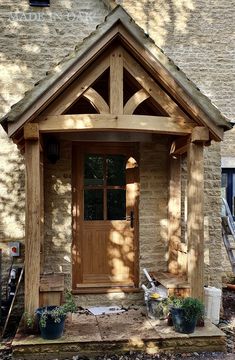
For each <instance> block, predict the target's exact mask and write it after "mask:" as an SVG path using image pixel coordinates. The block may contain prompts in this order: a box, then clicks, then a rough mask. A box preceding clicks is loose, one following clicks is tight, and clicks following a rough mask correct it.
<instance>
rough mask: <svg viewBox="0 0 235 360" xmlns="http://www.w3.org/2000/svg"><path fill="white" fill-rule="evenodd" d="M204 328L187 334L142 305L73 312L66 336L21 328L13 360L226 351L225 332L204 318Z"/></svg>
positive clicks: (68, 320) (13, 346)
mask: <svg viewBox="0 0 235 360" xmlns="http://www.w3.org/2000/svg"><path fill="white" fill-rule="evenodd" d="M205 323H206V325H205V327H204V328H197V329H196V331H195V333H193V334H190V335H186V334H179V333H176V332H175V331H174V330H173V328H172V327H169V326H167V325H166V323H165V321H155V320H151V319H149V318H147V317H146V316H145V314H144V312H143V309H142V308H139V309H131V310H128V311H127V312H124V313H120V314H119V315H103V316H99V317H98V316H93V315H90V314H88V315H87V314H78V315H77V314H74V315H73V316H72V317H71V318H68V319H67V321H66V327H65V333H64V336H63V337H61V338H60V339H57V340H44V339H42V338H41V337H40V336H38V335H25V334H23V333H22V331H21V330H20V329H19V330H18V332H17V335H16V337H15V339H14V341H13V344H12V348H13V360H50V359H55V358H56V359H64V358H66V357H72V356H73V355H78V354H79V355H86V356H88V357H89V359H92V357H95V356H96V355H104V354H106V353H107V354H120V353H126V352H128V351H141V352H145V353H148V354H153V353H157V352H166V351H167V352H168V351H170V352H177V353H179V352H188V351H189V352H193V351H225V334H224V333H223V332H222V331H221V330H220V329H218V328H217V327H216V326H215V325H212V324H211V323H209V322H207V321H206V322H205Z"/></svg>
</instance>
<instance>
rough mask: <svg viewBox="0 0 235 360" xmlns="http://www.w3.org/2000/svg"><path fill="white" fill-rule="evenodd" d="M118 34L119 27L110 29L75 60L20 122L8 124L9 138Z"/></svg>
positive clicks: (48, 102) (37, 113)
mask: <svg viewBox="0 0 235 360" xmlns="http://www.w3.org/2000/svg"><path fill="white" fill-rule="evenodd" d="M117 33H118V25H117V26H114V27H113V28H112V29H110V31H109V32H106V33H105V36H103V37H101V38H100V40H99V41H98V42H97V43H96V44H93V46H92V47H91V48H90V49H89V51H86V52H84V53H83V54H82V55H81V56H80V57H79V59H75V61H74V62H73V63H72V64H71V65H70V67H69V68H68V69H66V71H64V73H63V75H62V76H61V77H60V78H59V79H58V80H57V81H55V82H54V83H53V84H52V86H51V87H50V88H49V89H48V90H47V91H46V92H44V93H43V94H42V95H41V96H40V97H39V98H38V99H37V100H36V101H35V103H34V104H33V105H32V106H30V107H29V109H27V110H26V111H25V113H24V114H23V115H22V116H21V117H20V119H19V120H18V121H16V122H12V123H9V124H8V136H10V137H13V136H14V135H15V133H16V132H17V131H18V130H19V129H20V128H21V127H22V126H23V125H24V123H25V122H26V121H29V120H32V119H34V118H35V117H36V116H38V115H39V113H41V112H42V111H43V110H44V109H45V108H46V106H48V105H49V104H50V103H51V102H52V101H53V100H54V99H56V97H57V96H58V94H60V93H61V92H62V91H63V90H65V88H66V87H67V86H68V85H70V84H71V83H72V82H73V80H74V79H75V78H76V77H77V76H79V75H80V74H82V72H83V71H84V69H85V68H87V67H88V66H89V65H90V64H91V63H94V61H95V60H96V59H97V58H98V57H99V55H100V54H101V52H102V51H103V49H104V48H108V46H109V44H110V43H111V42H112V41H113V39H114V38H115V37H116V35H117ZM91 41H92V39H91Z"/></svg>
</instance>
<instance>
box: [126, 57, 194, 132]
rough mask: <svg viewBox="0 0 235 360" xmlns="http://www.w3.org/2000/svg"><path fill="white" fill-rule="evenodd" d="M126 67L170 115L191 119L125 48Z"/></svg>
mask: <svg viewBox="0 0 235 360" xmlns="http://www.w3.org/2000/svg"><path fill="white" fill-rule="evenodd" d="M123 58H124V68H125V69H126V70H127V71H128V72H129V73H130V74H131V75H132V76H133V77H134V78H135V79H136V81H137V82H138V83H139V84H140V85H141V86H142V87H143V88H144V90H145V91H146V92H147V93H148V94H149V95H150V96H151V97H152V98H153V99H154V100H155V101H156V103H157V104H159V105H160V106H161V107H162V109H164V110H165V111H166V112H167V114H168V115H170V116H180V117H184V118H185V119H188V121H191V122H193V120H190V119H189V118H188V116H187V115H186V114H185V113H184V112H183V111H182V110H181V109H180V108H179V106H178V105H177V104H176V103H175V102H174V101H173V100H172V99H171V98H170V97H169V96H168V95H167V93H166V92H165V91H164V90H163V89H162V88H161V87H160V86H159V85H158V84H157V82H156V81H154V79H153V78H152V77H151V76H149V75H148V73H147V72H146V71H145V70H144V69H143V67H142V66H141V65H139V64H138V63H137V61H136V60H134V58H133V57H132V56H130V55H129V54H128V53H127V51H124V50H123ZM195 125H196V124H195Z"/></svg>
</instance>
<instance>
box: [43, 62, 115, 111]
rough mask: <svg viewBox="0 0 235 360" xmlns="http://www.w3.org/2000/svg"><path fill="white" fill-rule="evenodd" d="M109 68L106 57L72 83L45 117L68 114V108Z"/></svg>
mask: <svg viewBox="0 0 235 360" xmlns="http://www.w3.org/2000/svg"><path fill="white" fill-rule="evenodd" d="M108 67H109V57H108V56H106V57H104V58H102V59H100V60H98V61H97V62H96V63H94V64H93V66H92V67H91V68H89V69H88V70H86V71H85V72H84V74H82V75H81V76H80V77H79V78H78V79H77V81H75V82H74V83H72V84H71V85H70V86H69V87H68V88H67V89H66V90H65V91H64V92H63V93H62V94H61V95H59V96H58V97H57V98H56V100H55V101H54V102H53V103H52V104H51V105H50V106H49V107H48V108H47V109H46V110H45V111H44V113H43V114H45V115H60V114H63V113H64V112H66V110H68V108H69V107H70V106H71V105H72V104H73V103H74V102H76V101H77V100H78V99H79V97H81V96H82V95H83V93H84V92H85V91H87V89H88V88H89V87H90V86H91V85H92V84H93V82H95V81H96V80H97V78H98V77H99V76H101V75H102V74H103V73H104V71H105V70H107V69H108Z"/></svg>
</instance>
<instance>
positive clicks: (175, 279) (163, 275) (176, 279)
mask: <svg viewBox="0 0 235 360" xmlns="http://www.w3.org/2000/svg"><path fill="white" fill-rule="evenodd" d="M150 275H151V277H152V278H153V279H154V280H156V281H158V282H159V283H161V284H162V285H164V286H165V287H166V288H167V289H188V288H189V287H190V285H189V283H188V281H187V279H186V277H185V276H182V275H176V274H172V273H169V272H154V271H153V272H151V273H150Z"/></svg>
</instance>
